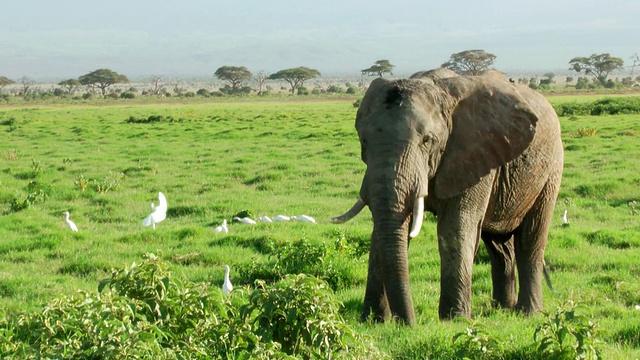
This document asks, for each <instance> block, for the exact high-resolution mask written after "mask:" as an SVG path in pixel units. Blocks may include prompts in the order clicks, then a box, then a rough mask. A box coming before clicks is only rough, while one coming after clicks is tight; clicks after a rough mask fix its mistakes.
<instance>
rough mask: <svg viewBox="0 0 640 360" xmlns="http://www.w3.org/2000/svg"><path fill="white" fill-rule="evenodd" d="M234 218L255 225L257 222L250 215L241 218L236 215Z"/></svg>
mask: <svg viewBox="0 0 640 360" xmlns="http://www.w3.org/2000/svg"><path fill="white" fill-rule="evenodd" d="M233 220H235V221H238V222H241V223H243V224H249V225H255V224H256V221H255V220H253V219H251V218H248V217H243V218H239V217H237V216H236V217H234V218H233Z"/></svg>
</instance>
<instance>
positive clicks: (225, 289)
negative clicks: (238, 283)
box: [222, 265, 233, 295]
mask: <svg viewBox="0 0 640 360" xmlns="http://www.w3.org/2000/svg"><path fill="white" fill-rule="evenodd" d="M224 269H225V270H226V271H227V272H226V273H225V274H224V283H223V284H222V292H223V293H224V294H225V295H229V293H230V292H231V290H233V285H232V284H231V280H229V272H230V271H231V269H230V268H229V265H225V266H224Z"/></svg>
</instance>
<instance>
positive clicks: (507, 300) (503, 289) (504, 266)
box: [481, 232, 516, 309]
mask: <svg viewBox="0 0 640 360" xmlns="http://www.w3.org/2000/svg"><path fill="white" fill-rule="evenodd" d="M481 237H482V240H483V241H484V244H485V247H486V249H487V252H488V253H489V258H490V259H491V280H492V283H493V306H495V307H501V308H505V309H512V308H513V307H514V306H515V305H516V273H515V261H516V258H515V253H514V249H513V236H512V235H511V234H505V235H503V234H491V233H488V232H483V233H482V235H481Z"/></svg>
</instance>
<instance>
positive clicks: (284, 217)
mask: <svg viewBox="0 0 640 360" xmlns="http://www.w3.org/2000/svg"><path fill="white" fill-rule="evenodd" d="M289 220H291V218H290V217H288V216H284V215H278V216H275V217H274V218H273V221H274V222H281V221H289Z"/></svg>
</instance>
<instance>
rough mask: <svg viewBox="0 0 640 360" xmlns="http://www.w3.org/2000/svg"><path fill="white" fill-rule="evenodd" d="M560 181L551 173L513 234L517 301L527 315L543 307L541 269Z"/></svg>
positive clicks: (517, 306)
mask: <svg viewBox="0 0 640 360" xmlns="http://www.w3.org/2000/svg"><path fill="white" fill-rule="evenodd" d="M559 183H560V181H559V180H558V179H554V177H553V176H552V177H551V178H550V180H549V181H548V182H547V183H546V184H545V186H544V188H543V189H542V192H541V193H540V195H539V196H538V199H537V200H536V202H535V203H534V205H533V207H532V208H531V210H529V212H528V213H527V215H526V216H525V217H524V219H523V221H522V224H521V225H520V227H519V228H518V229H517V230H516V232H515V234H514V240H515V244H514V245H515V253H516V264H517V267H518V280H519V281H518V283H519V285H520V289H519V292H518V302H517V304H516V309H518V310H520V311H522V312H523V313H525V314H530V313H535V312H538V311H539V310H541V309H542V272H543V269H544V250H545V248H546V246H547V236H548V234H549V227H550V226H551V221H552V218H553V207H554V206H555V201H556V197H557V195H558V184H559Z"/></svg>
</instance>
